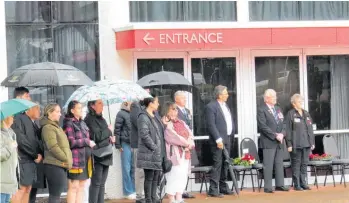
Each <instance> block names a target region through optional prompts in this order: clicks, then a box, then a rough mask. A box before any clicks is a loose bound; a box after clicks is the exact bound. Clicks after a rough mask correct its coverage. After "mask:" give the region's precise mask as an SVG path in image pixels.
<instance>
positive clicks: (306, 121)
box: [285, 94, 315, 191]
mask: <svg viewBox="0 0 349 203" xmlns="http://www.w3.org/2000/svg"><path fill="white" fill-rule="evenodd" d="M291 103H292V105H293V108H292V109H291V110H290V111H289V112H288V113H287V114H286V118H285V124H286V145H287V149H288V151H289V152H290V155H291V165H292V178H293V182H294V189H295V190H297V191H302V190H310V188H309V186H308V184H307V181H306V180H307V165H308V162H309V154H310V150H313V149H314V148H315V138H314V132H313V125H312V119H311V117H310V115H309V113H308V112H307V111H305V110H304V109H303V108H302V106H303V97H302V96H301V95H300V94H294V95H293V96H292V97H291Z"/></svg>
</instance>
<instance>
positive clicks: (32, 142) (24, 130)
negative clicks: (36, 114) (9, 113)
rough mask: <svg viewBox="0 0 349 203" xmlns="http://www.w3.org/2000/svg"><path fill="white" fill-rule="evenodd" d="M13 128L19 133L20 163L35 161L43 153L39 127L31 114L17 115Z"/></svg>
mask: <svg viewBox="0 0 349 203" xmlns="http://www.w3.org/2000/svg"><path fill="white" fill-rule="evenodd" d="M12 129H13V131H14V132H15V133H16V135H17V143H18V156H19V162H20V163H26V162H34V160H35V159H37V158H38V154H42V155H43V146H42V142H41V141H40V140H39V139H38V133H39V127H38V126H37V125H36V124H35V123H34V122H33V121H32V120H31V119H30V118H29V116H27V115H26V114H25V113H21V114H18V115H16V116H15V119H14V123H13V125H12Z"/></svg>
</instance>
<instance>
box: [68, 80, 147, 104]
mask: <svg viewBox="0 0 349 203" xmlns="http://www.w3.org/2000/svg"><path fill="white" fill-rule="evenodd" d="M146 97H151V95H150V94H149V93H148V92H147V91H146V90H144V89H143V88H142V87H141V86H139V85H137V84H136V83H134V82H132V81H128V80H119V81H116V82H114V81H109V80H101V81H98V82H95V83H94V84H93V85H91V86H89V85H85V86H82V87H80V88H78V89H77V90H76V91H75V92H74V93H73V94H72V95H71V96H70V98H69V99H68V100H67V102H66V103H65V105H64V107H63V108H67V106H68V104H69V102H70V101H72V100H77V101H79V102H80V103H82V104H87V102H88V101H94V100H97V99H101V100H103V102H104V103H105V104H108V105H111V104H115V103H122V102H125V101H138V100H141V99H143V98H146Z"/></svg>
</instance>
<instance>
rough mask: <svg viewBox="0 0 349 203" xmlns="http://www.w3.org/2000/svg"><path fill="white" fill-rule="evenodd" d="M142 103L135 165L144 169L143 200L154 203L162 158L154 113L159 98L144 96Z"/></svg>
mask: <svg viewBox="0 0 349 203" xmlns="http://www.w3.org/2000/svg"><path fill="white" fill-rule="evenodd" d="M143 104H144V106H145V107H146V109H145V111H143V112H142V113H141V114H140V115H139V117H138V120H137V126H138V155H137V167H138V168H142V169H144V176H145V178H144V179H145V180H144V193H145V202H146V203H155V202H157V201H158V199H157V194H156V191H157V184H158V179H159V176H160V172H161V170H162V160H163V156H162V153H163V152H162V146H161V145H162V142H161V139H162V138H161V132H160V126H159V125H158V124H157V121H156V118H155V115H154V112H155V111H156V110H157V109H158V107H159V100H158V98H157V97H151V98H145V99H144V100H143Z"/></svg>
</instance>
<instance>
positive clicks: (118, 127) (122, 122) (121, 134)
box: [114, 109, 132, 149]
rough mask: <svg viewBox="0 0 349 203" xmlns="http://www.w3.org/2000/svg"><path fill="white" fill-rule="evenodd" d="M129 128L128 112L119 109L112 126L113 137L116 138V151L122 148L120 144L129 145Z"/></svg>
mask: <svg viewBox="0 0 349 203" xmlns="http://www.w3.org/2000/svg"><path fill="white" fill-rule="evenodd" d="M131 128H132V127H131V119H130V112H128V111H127V110H126V109H121V110H120V111H119V112H118V113H117V114H116V119H115V125H114V135H115V137H116V141H115V147H116V148H117V149H120V148H122V147H121V142H125V143H128V144H130V135H131Z"/></svg>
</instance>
